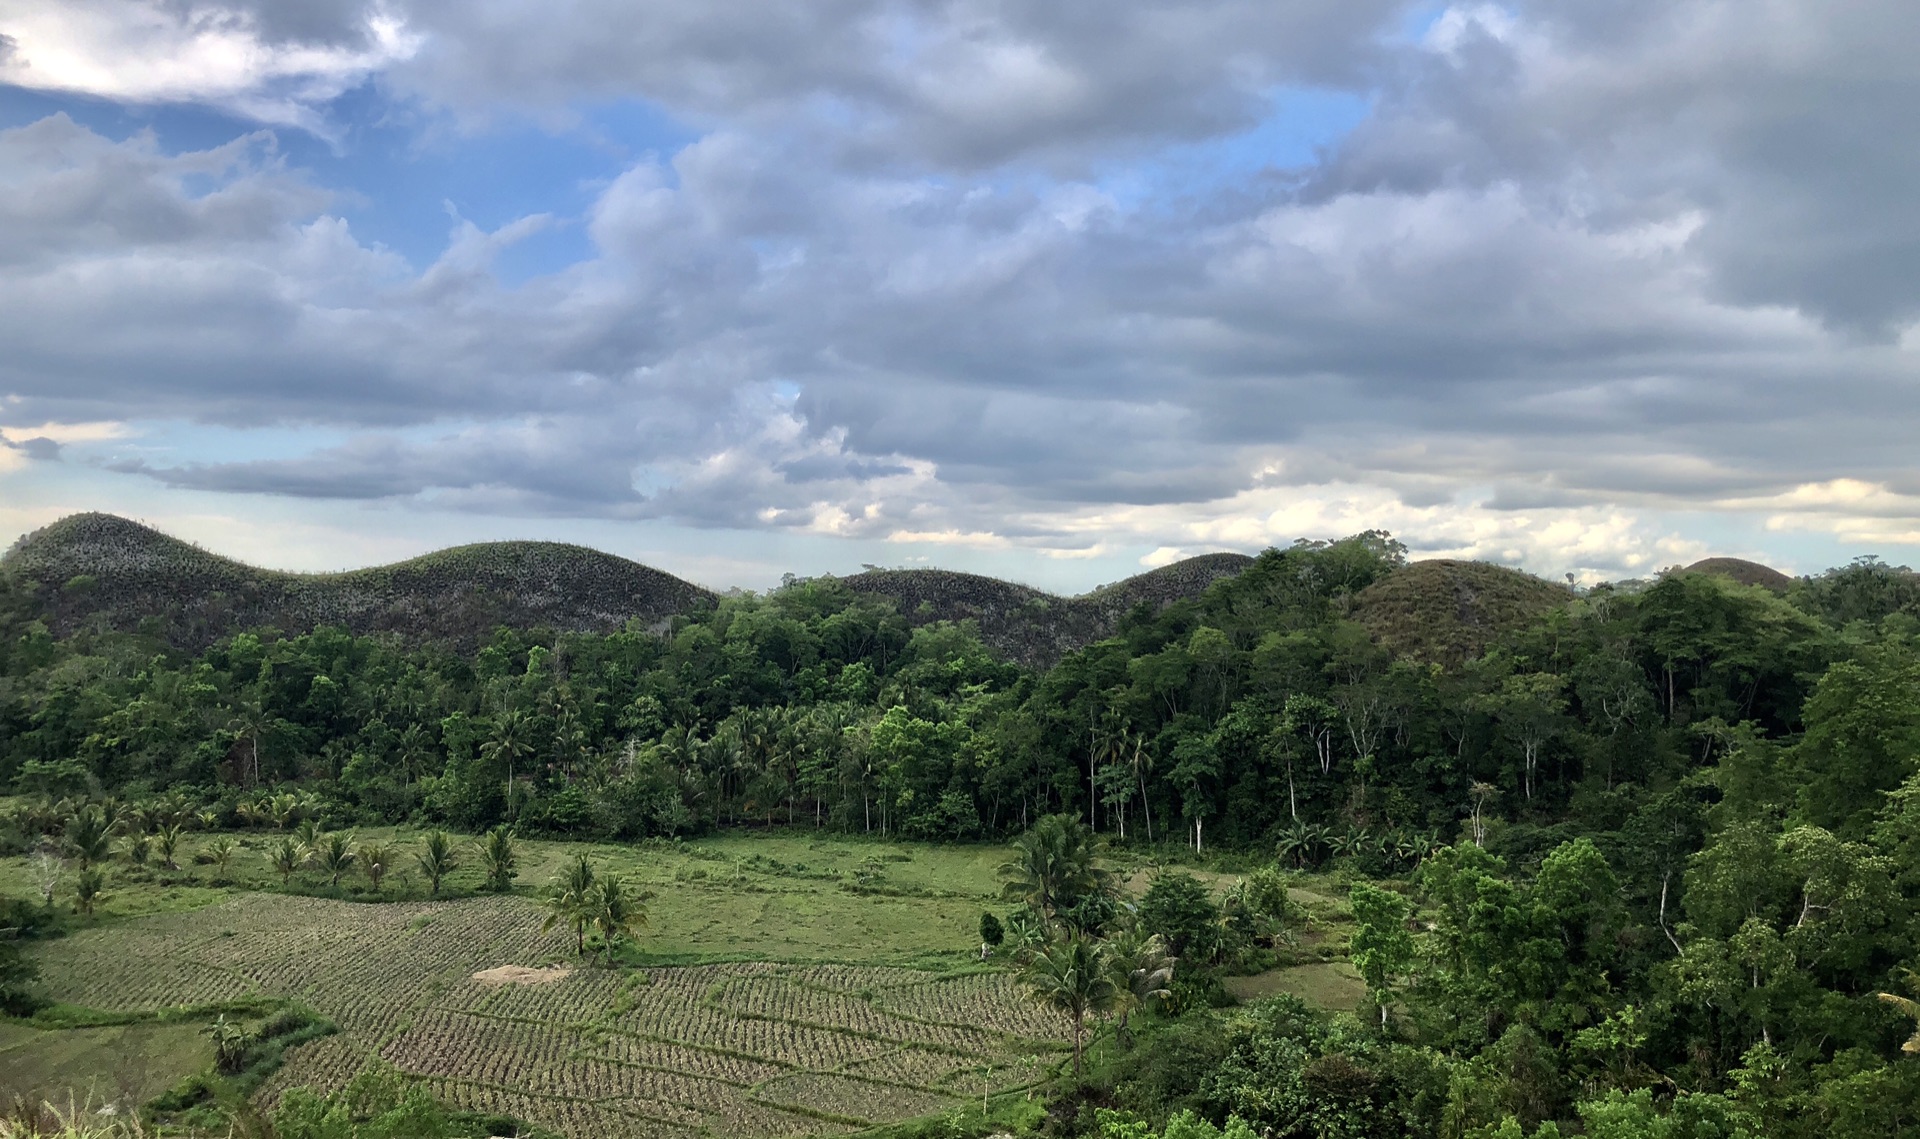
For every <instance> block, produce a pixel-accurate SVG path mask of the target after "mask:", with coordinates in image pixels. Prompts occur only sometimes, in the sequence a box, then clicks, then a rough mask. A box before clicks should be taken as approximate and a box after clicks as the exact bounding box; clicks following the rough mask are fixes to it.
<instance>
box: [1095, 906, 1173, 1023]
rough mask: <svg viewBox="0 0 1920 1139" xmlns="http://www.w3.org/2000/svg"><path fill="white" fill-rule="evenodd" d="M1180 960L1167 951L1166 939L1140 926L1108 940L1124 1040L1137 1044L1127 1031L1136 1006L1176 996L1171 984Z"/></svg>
mask: <svg viewBox="0 0 1920 1139" xmlns="http://www.w3.org/2000/svg"><path fill="white" fill-rule="evenodd" d="M1178 960H1179V959H1178V958H1176V957H1174V956H1173V955H1172V954H1170V953H1168V952H1167V942H1166V939H1165V938H1163V937H1161V936H1160V935H1159V934H1157V933H1154V934H1149V933H1145V932H1144V931H1142V930H1139V929H1132V930H1126V931H1123V932H1121V933H1118V934H1115V935H1114V936H1113V937H1111V938H1109V939H1108V940H1107V966H1108V968H1110V969H1111V970H1112V971H1113V981H1114V986H1115V988H1116V989H1117V990H1118V999H1117V1000H1116V1001H1115V1002H1114V1010H1115V1011H1116V1012H1117V1013H1118V1014H1119V1019H1118V1020H1117V1021H1116V1022H1115V1029H1116V1031H1117V1032H1118V1033H1119V1036H1120V1043H1121V1044H1122V1045H1123V1046H1125V1047H1128V1048H1131V1047H1133V1038H1132V1036H1131V1035H1130V1034H1129V1033H1128V1031H1127V1018H1128V1017H1130V1016H1132V1015H1133V1012H1134V1010H1135V1009H1139V1008H1145V1007H1147V1006H1150V1005H1153V1004H1157V1003H1159V1002H1160V1001H1164V1000H1166V999H1167V998H1169V997H1171V996H1173V993H1172V991H1170V990H1169V989H1168V988H1167V986H1168V985H1170V984H1172V983H1173V967H1174V964H1175V962H1176V961H1178Z"/></svg>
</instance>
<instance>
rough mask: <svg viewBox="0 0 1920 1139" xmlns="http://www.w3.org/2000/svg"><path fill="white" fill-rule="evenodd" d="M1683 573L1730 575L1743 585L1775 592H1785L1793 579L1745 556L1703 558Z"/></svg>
mask: <svg viewBox="0 0 1920 1139" xmlns="http://www.w3.org/2000/svg"><path fill="white" fill-rule="evenodd" d="M1680 572H1681V573H1712V574H1719V575H1720V576H1721V577H1730V578H1732V579H1733V580H1735V581H1737V582H1739V583H1740V584H1741V585H1758V586H1760V587H1762V588H1764V589H1771V590H1773V591H1774V592H1775V593H1785V592H1786V591H1787V589H1788V587H1790V586H1791V585H1793V579H1792V578H1791V577H1788V576H1787V575H1786V574H1784V573H1781V572H1780V571H1779V570H1777V569H1774V568H1773V567H1772V566H1763V565H1761V564H1760V563H1759V562H1750V561H1748V560H1746V559H1745V558H1703V559H1701V560H1700V561H1697V562H1695V563H1693V564H1692V565H1690V566H1687V567H1686V568H1684V569H1682V570H1681V571H1680Z"/></svg>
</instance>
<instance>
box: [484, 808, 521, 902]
mask: <svg viewBox="0 0 1920 1139" xmlns="http://www.w3.org/2000/svg"><path fill="white" fill-rule="evenodd" d="M480 860H481V862H483V863H484V864H485V865H486V868H487V885H488V886H489V887H490V888H491V889H493V890H494V891H495V892H497V893H502V894H504V893H506V892H507V891H508V890H511V889H512V888H513V880H514V879H515V878H517V877H519V875H520V869H519V867H520V853H519V851H517V850H516V849H514V845H513V828H512V827H510V826H507V825H505V824H504V823H503V824H501V825H500V826H497V827H495V828H493V829H492V830H490V831H488V832H487V837H486V838H484V839H482V840H481V843H480Z"/></svg>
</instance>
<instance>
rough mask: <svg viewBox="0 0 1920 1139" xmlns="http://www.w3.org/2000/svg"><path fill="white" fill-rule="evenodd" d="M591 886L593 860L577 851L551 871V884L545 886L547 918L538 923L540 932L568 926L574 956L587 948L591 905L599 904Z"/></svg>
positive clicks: (592, 884)
mask: <svg viewBox="0 0 1920 1139" xmlns="http://www.w3.org/2000/svg"><path fill="white" fill-rule="evenodd" d="M594 886H595V883H594V876H593V864H592V863H590V862H588V861H587V856H586V855H584V854H580V855H576V856H574V859H573V861H572V862H570V863H568V864H567V868H566V869H565V870H563V871H561V872H560V873H558V874H556V875H554V876H553V884H552V885H551V886H549V887H547V900H546V906H547V919H546V920H545V921H543V922H541V923H540V932H541V933H545V932H547V931H548V930H550V929H552V928H553V927H554V926H556V925H567V926H571V927H572V928H573V955H574V956H575V957H578V956H580V955H581V954H583V953H585V952H586V951H587V930H588V929H589V928H591V927H592V925H593V915H594V909H595V907H596V906H597V905H598V904H599V899H598V897H597V896H596V894H597V892H596V890H595V889H594Z"/></svg>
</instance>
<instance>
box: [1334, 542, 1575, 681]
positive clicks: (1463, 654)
mask: <svg viewBox="0 0 1920 1139" xmlns="http://www.w3.org/2000/svg"><path fill="white" fill-rule="evenodd" d="M1572 598H1573V591H1572V590H1570V589H1568V588H1567V587H1566V586H1564V585H1559V584H1557V583H1555V582H1551V581H1544V580H1542V579H1540V578H1537V577H1534V576H1533V575H1532V574H1529V573H1523V572H1521V571H1520V570H1516V569H1508V568H1507V567H1505V566H1496V565H1493V564H1491V563H1488V562H1463V561H1454V560H1452V559H1449V558H1439V559H1435V560H1433V561H1425V562H1414V563H1413V564H1412V565H1409V566H1407V567H1406V568H1405V569H1401V570H1398V571H1396V572H1394V573H1392V574H1389V575H1388V576H1387V577H1386V578H1384V579H1382V580H1380V581H1377V582H1375V583H1374V584H1372V585H1370V586H1368V587H1367V588H1365V589H1363V590H1361V591H1360V592H1359V593H1358V594H1356V595H1355V596H1354V600H1353V610H1352V616H1353V618H1354V620H1356V621H1358V622H1360V624H1362V625H1364V626H1365V627H1366V629H1367V631H1368V632H1370V633H1372V634H1373V636H1374V638H1375V639H1376V640H1378V641H1379V642H1380V643H1381V644H1383V645H1386V646H1387V647H1388V648H1390V649H1392V650H1393V651H1394V652H1395V653H1398V654H1403V655H1406V656H1410V657H1413V658H1414V659H1416V660H1424V661H1433V662H1439V663H1443V664H1456V663H1458V662H1460V661H1462V660H1465V659H1467V658H1468V657H1472V656H1476V655H1478V654H1479V653H1480V652H1481V651H1483V650H1484V649H1485V648H1486V647H1487V645H1488V644H1489V643H1490V642H1491V641H1492V640H1493V639H1494V638H1495V637H1497V636H1499V635H1500V634H1501V633H1503V632H1505V631H1507V630H1509V629H1513V628H1518V627H1519V626H1521V625H1523V624H1525V623H1527V622H1528V621H1531V620H1532V619H1534V618H1535V617H1538V616H1539V615H1540V614H1542V613H1545V612H1547V611H1548V610H1550V609H1552V608H1554V607H1555V606H1558V605H1564V604H1566V603H1567V602H1568V601H1570V600H1572Z"/></svg>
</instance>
